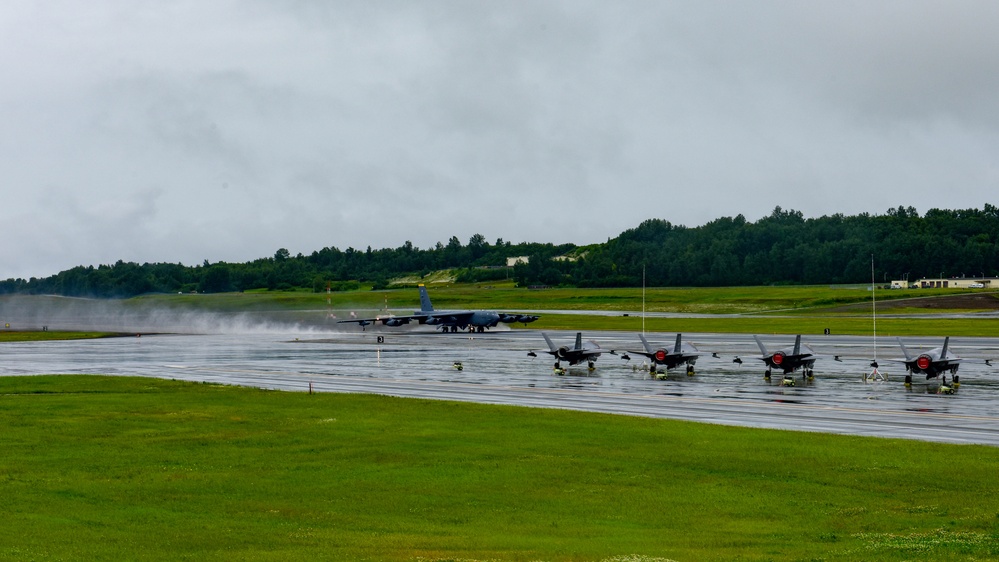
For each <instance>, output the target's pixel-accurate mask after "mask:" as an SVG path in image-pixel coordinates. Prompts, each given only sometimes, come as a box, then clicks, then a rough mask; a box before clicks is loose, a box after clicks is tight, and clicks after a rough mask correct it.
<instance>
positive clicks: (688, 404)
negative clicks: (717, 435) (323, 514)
mask: <svg viewBox="0 0 999 562" xmlns="http://www.w3.org/2000/svg"><path fill="white" fill-rule="evenodd" d="M550 334H551V335H552V337H553V339H554V340H555V343H556V344H557V345H570V346H571V345H572V342H573V340H574V337H575V333H574V332H551V333H550ZM378 336H382V337H383V338H384V341H383V342H378V340H377V337H378ZM674 338H675V334H669V333H666V334H649V335H648V339H649V341H650V342H651V343H653V345H656V346H660V345H662V346H671V345H672V343H671V342H672V341H673V340H674ZM584 339H588V340H592V341H595V342H596V343H598V344H599V345H600V346H601V347H602V348H604V349H605V350H606V352H605V353H604V354H603V355H602V356H601V357H600V358H599V359H598V361H597V366H596V369H594V370H593V371H590V370H589V369H587V368H586V366H585V365H583V366H575V367H570V368H568V369H567V373H566V374H565V375H562V376H557V375H555V374H553V372H552V364H553V362H554V361H553V359H552V358H551V357H550V356H549V355H548V354H546V353H539V354H538V357H537V358H531V357H528V356H527V352H528V351H530V350H538V351H540V350H541V349H543V348H545V344H544V340H543V339H542V338H541V335H540V333H539V332H537V331H535V330H512V331H494V332H490V333H486V334H475V335H468V334H441V333H437V332H432V331H390V330H381V331H378V332H374V331H368V332H360V331H343V332H322V331H303V332H294V331H281V330H274V331H269V332H249V333H241V334H230V335H146V336H142V337H124V338H111V339H102V340H86V341H55V342H30V343H6V344H0V375H2V376H11V375H30V374H48V373H97V374H112V375H134V376H149V377H158V378H168V379H179V380H192V381H210V382H219V383H226V384H240V385H248V386H257V387H263V388H272V389H282V390H291V391H308V389H309V387H310V385H311V386H312V388H313V389H314V390H315V391H317V392H372V393H379V394H387V395H396V396H412V397H423V398H434V399H448V400H462V401H473V402H482V403H491V404H514V405H527V406H537V407H552V408H567V409H577V410H587V411H596V412H608V413H616V414H626V415H641V416H650V417H662V418H673V419H685V420H693V421H704V422H710V423H719V424H726V425H741V426H750V427H766V428H777V429H792V430H805V431H821V432H829V433H844V434H857V435H873V436H884V437H902V438H911V439H922V440H929V441H943V442H952V443H980V444H987V445H994V446H995V445H999V369H997V368H996V367H990V366H987V365H985V364H984V359H986V358H995V357H999V338H952V339H951V349H952V350H953V351H954V352H956V353H957V354H958V355H959V356H961V357H962V358H964V359H965V360H966V362H965V363H963V364H962V365H961V368H960V371H959V375H960V376H961V386H960V389H959V390H958V391H957V393H955V394H952V395H945V394H937V393H936V390H937V383H936V382H935V381H931V382H930V384H929V385H928V384H927V383H926V381H925V380H920V377H917V379H916V381H915V383H914V384H913V386H912V388H911V389H907V388H906V387H905V386H904V385H903V382H902V381H903V377H904V375H905V371H904V367H903V366H902V365H901V364H897V363H892V362H891V361H889V360H888V359H889V358H900V357H901V355H902V354H901V351H900V350H899V349H898V346H897V344H896V343H895V340H894V338H891V339H888V338H883V339H882V338H879V342H878V344H879V346H878V349H877V358H878V360H879V363H880V370H881V371H882V372H884V373H886V374H887V375H888V381H887V382H876V383H866V384H865V383H864V382H863V375H864V374H865V373H869V372H870V370H871V367H870V366H869V363H870V360H871V359H872V358H874V357H875V353H874V352H875V349H874V347H873V345H872V341H871V338H870V337H851V336H805V337H804V338H803V343H806V344H809V345H810V346H811V347H812V348H813V350H814V351H815V353H817V354H820V355H821V356H822V357H821V358H820V359H819V360H818V361H817V362H816V364H815V378H814V380H812V381H806V380H804V379H803V378H802V376H801V374H800V373H798V374H796V375H795V386H793V387H785V386H782V385H781V377H780V376H778V375H777V374H776V373H775V375H774V377H773V378H772V380H771V381H769V382H768V381H765V380H764V378H763V371H764V367H763V363H762V362H761V361H759V360H757V359H752V358H750V356H752V355H758V354H759V349H758V348H757V347H756V344H755V342H754V341H753V339H752V336H751V335H740V334H685V335H684V340H685V341H689V342H691V343H693V344H694V345H696V346H697V347H698V348H699V349H700V350H701V351H703V352H709V353H710V352H716V353H718V354H719V355H720V357H719V358H714V357H711V356H710V354H709V355H707V356H703V357H701V358H700V359H699V360H698V362H697V365H696V374H695V375H694V376H692V377H688V376H687V375H686V373H685V371H684V370H683V369H682V368H680V369H675V370H672V371H670V372H669V374H668V377H667V379H666V380H653V379H652V378H651V377H650V376H649V374H648V372H647V367H645V366H643V360H644V358H643V357H641V356H637V355H633V356H632V359H631V361H625V360H623V359H622V358H621V356H620V353H621V351H623V350H635V349H639V348H640V347H641V344H640V342H639V340H638V336H637V334H631V333H625V332H594V333H584ZM763 339H764V342H765V343H766V344H767V345H768V346H769V347H770V348H771V349H775V348H779V347H785V346H790V345H791V344H793V340H794V338H793V337H789V336H773V335H771V336H763ZM905 342H906V345H907V346H908V347H909V348H910V350H924V349H928V348H931V347H938V346H940V345H941V344H942V338H905ZM612 349H613V350H617V351H618V355H612V354H610V350H612ZM737 355H738V356H742V357H744V358H745V359H744V363H743V364H742V365H741V366H740V365H738V364H736V363H733V362H732V359H733V357H735V356H737ZM836 355H839V356H841V357H842V358H843V361H836V360H834V359H833V357H834V356H836ZM455 362H460V363H461V364H462V367H463V369H462V370H458V369H456V368H455V367H454V366H453V365H454V363H455ZM949 378H950V377H949V376H948V379H949Z"/></svg>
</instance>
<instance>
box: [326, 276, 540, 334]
mask: <svg viewBox="0 0 999 562" xmlns="http://www.w3.org/2000/svg"><path fill="white" fill-rule="evenodd" d="M419 289H420V310H416V311H414V312H413V314H410V315H408V316H379V317H375V318H352V319H350V320H340V321H339V322H338V324H344V323H349V324H359V325H360V326H361V328H364V326H368V325H371V324H379V323H380V324H382V325H383V326H402V325H404V324H409V323H410V322H412V321H414V320H415V321H416V322H417V323H419V324H429V325H431V326H437V327H439V328H440V329H441V331H442V332H448V331H450V332H457V331H458V329H459V328H460V329H462V330H465V329H467V330H468V331H470V332H484V331H485V330H486V328H494V327H496V325H497V324H499V323H500V322H504V323H507V324H512V323H514V322H521V323H523V324H525V325H526V324H527V323H529V322H534V321H535V320H537V319H538V318H539V317H538V316H534V315H530V314H511V313H505V312H493V311H488V310H434V305H433V304H432V303H431V302H430V295H429V294H428V293H427V288H426V286H424V285H423V283H420V285H419Z"/></svg>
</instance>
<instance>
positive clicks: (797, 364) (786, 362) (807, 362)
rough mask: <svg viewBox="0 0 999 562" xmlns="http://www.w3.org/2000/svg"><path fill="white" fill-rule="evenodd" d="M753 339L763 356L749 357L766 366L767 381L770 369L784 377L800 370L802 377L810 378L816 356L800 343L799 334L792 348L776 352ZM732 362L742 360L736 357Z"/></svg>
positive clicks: (757, 338)
mask: <svg viewBox="0 0 999 562" xmlns="http://www.w3.org/2000/svg"><path fill="white" fill-rule="evenodd" d="M753 339H755V340H756V345H758V346H760V351H761V352H763V355H752V356H750V357H751V358H752V359H759V360H761V361H763V362H764V363H766V364H767V370H766V372H765V373H764V374H763V378H765V379H767V380H769V379H770V372H771V370H772V369H780V370H782V371H783V372H784V375H785V376H786V375H787V374H788V373H793V372H794V371H797V370H798V369H801V370H802V374H803V376H805V377H807V378H811V377H812V365H814V364H815V360H816V359H818V356H816V355H815V353H814V352H813V351H812V348H810V347H808V346H807V345H805V344H802V343H801V334H798V335H797V336H796V337H795V338H794V347H785V348H783V349H779V350H777V351H768V350H767V346H765V345H763V341H762V340H760V337H759V336H753ZM734 361H735V362H736V363H742V358H740V357H736V358H735V360H734Z"/></svg>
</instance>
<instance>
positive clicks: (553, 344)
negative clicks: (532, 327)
mask: <svg viewBox="0 0 999 562" xmlns="http://www.w3.org/2000/svg"><path fill="white" fill-rule="evenodd" d="M541 336H542V337H544V338H545V341H546V342H548V349H550V350H552V351H558V348H557V347H555V342H553V341H552V339H551V338H550V337H548V334H546V333H544V332H541Z"/></svg>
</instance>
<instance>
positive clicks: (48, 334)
mask: <svg viewBox="0 0 999 562" xmlns="http://www.w3.org/2000/svg"><path fill="white" fill-rule="evenodd" d="M121 335H122V334H116V333H112V332H62V331H58V330H45V331H19V330H0V342H8V341H48V340H89V339H94V338H113V337H118V336H121Z"/></svg>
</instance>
